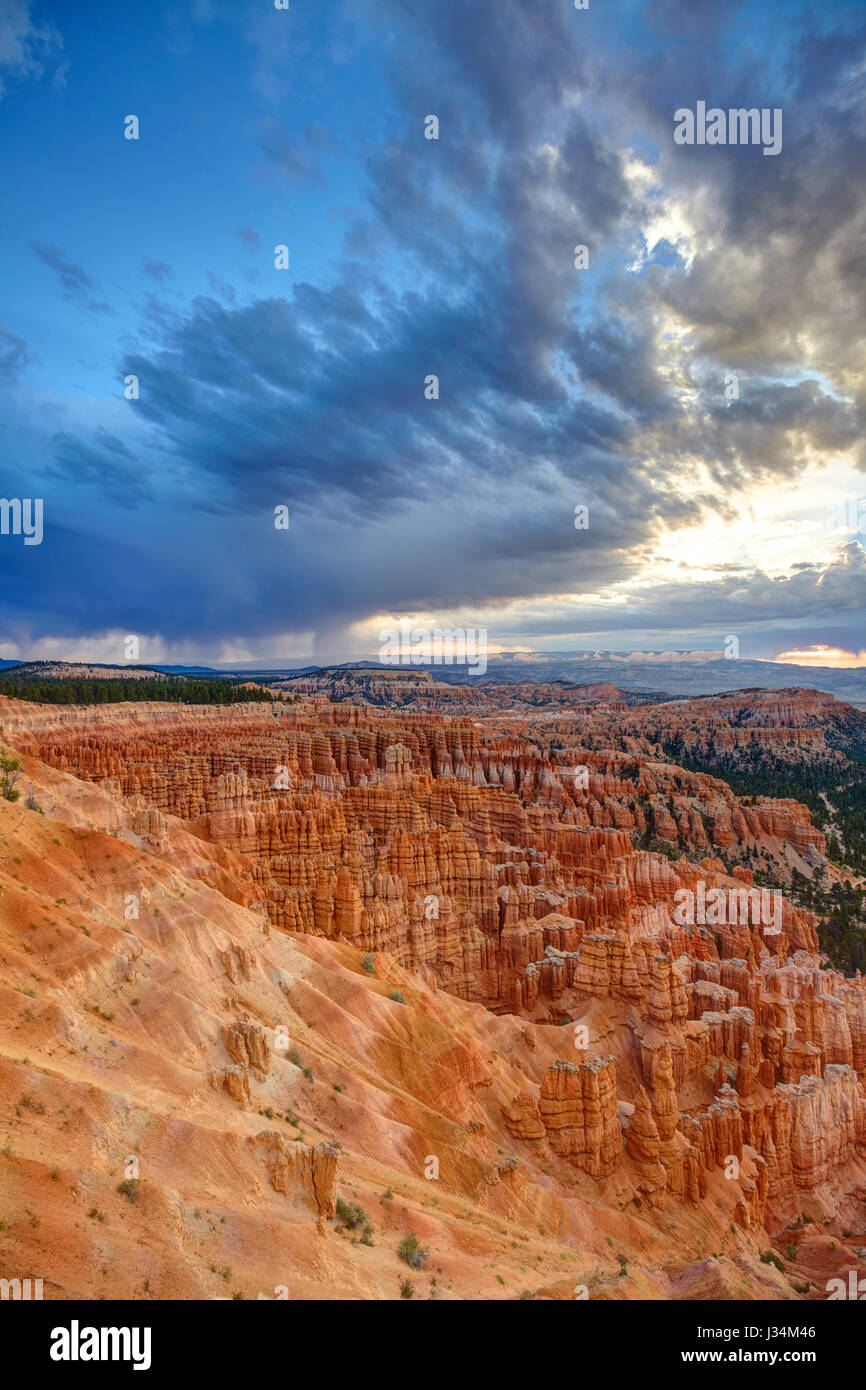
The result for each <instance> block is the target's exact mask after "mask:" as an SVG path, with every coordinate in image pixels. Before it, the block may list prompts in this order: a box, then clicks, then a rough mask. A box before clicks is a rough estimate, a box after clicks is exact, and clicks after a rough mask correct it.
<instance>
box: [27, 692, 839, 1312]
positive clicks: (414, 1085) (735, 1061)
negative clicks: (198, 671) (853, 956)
mask: <svg viewBox="0 0 866 1390" xmlns="http://www.w3.org/2000/svg"><path fill="white" fill-rule="evenodd" d="M449 689H450V690H451V693H450V694H447V695H446V694H443V692H442V691H441V690H437V689H433V690H432V691H431V690H430V689H429V688H428V687H427V686H424V688H423V689H422V688H421V687H420V686H419V690H418V692H416V693H415V694H413V693H412V691H411V689H410V691H409V696H408V699H407V692H406V687H405V686H404V687H403V688H401V689H399V690H397V691H396V693H394V692H389V691H388V690H378V688H377V689H376V690H374V691H373V692H372V694H371V691H370V689H369V688H367V689H365V690H364V691H363V692H362V694H363V698H361V697H359V696H358V695H355V696H354V697H352V698H350V699H347V698H345V694H346V692H345V691H344V690H343V691H340V692H339V698H337V693H335V692H334V691H333V690H330V691H329V690H328V689H325V688H321V683H319V685H318V686H317V685H316V684H315V683H310V682H308V683H307V685H306V686H305V687H304V688H301V689H299V690H296V691H295V693H294V694H288V692H286V699H285V702H284V701H283V700H282V699H280V700H278V701H276V702H274V703H264V702H262V703H258V702H254V703H250V704H246V705H243V706H233V705H229V706H218V707H212V706H189V705H180V704H172V703H148V702H142V703H131V704H110V705H99V706H83V707H77V706H66V705H39V704H33V703H29V702H25V701H18V700H14V699H7V698H4V697H0V748H2V749H3V750H5V751H6V752H7V753H9V754H10V755H14V756H17V758H18V759H19V761H20V763H21V774H20V778H19V781H18V783H17V788H18V789H19V790H20V791H21V792H22V795H21V796H20V798H19V799H18V800H16V801H5V800H0V1277H3V1278H8V1279H13V1278H25V1277H28V1276H30V1277H33V1278H36V1277H38V1278H42V1279H43V1281H44V1296H45V1297H46V1298H49V1299H103V1298H117V1299H136V1300H142V1299H159V1300H166V1299H214V1298H223V1299H228V1298H244V1299H256V1298H267V1299H273V1298H286V1297H287V1298H289V1299H292V1300H298V1299H302V1300H335V1299H352V1300H368V1299H375V1300H382V1299H400V1298H404V1299H407V1298H415V1299H420V1300H428V1299H443V1300H515V1299H543V1300H574V1299H575V1298H577V1299H584V1298H589V1299H602V1300H675V1299H691V1300H705V1299H728V1300H814V1299H826V1298H827V1297H828V1282H829V1281H831V1280H833V1279H840V1278H841V1279H842V1280H844V1281H846V1282H847V1280H848V1277H849V1271H851V1270H854V1271H856V1274H857V1277H858V1278H860V1277H863V1276H864V1275H866V1091H864V1081H866V980H864V979H863V978H862V977H861V976H860V975H859V974H854V975H853V976H852V977H850V978H846V975H845V974H843V973H842V972H841V971H840V970H837V969H834V968H833V967H832V966H831V965H830V963H829V961H828V959H827V958H826V956H825V955H824V954H823V952H822V949H821V943H820V939H819V928H820V927H821V923H820V921H819V919H818V917H817V916H816V915H815V914H814V913H813V912H812V911H810V910H808V908H806V907H804V906H803V898H802V892H801V891H800V890H801V889H802V885H803V884H823V885H824V886H825V888H826V889H827V890H828V891H829V889H830V888H831V887H832V885H833V884H838V883H841V882H845V883H857V882H859V880H858V879H857V877H856V875H855V874H854V873H853V871H849V870H848V869H847V868H846V867H845V865H844V864H842V865H840V864H839V863H830V862H828V859H827V853H826V851H827V843H826V841H825V838H824V835H823V834H822V832H821V831H820V830H819V829H818V828H816V826H815V825H814V824H813V823H812V818H811V815H810V812H809V809H808V808H807V807H806V806H805V805H804V804H802V803H801V802H799V801H798V800H796V799H794V798H791V797H782V798H778V797H771V796H765V795H736V794H735V793H734V792H733V791H732V789H731V786H730V785H729V783H728V782H727V781H725V780H724V778H723V777H722V776H715V775H712V774H711V773H709V772H706V771H696V770H694V769H693V767H692V768H691V769H690V768H689V767H686V766H683V765H682V764H681V763H679V762H677V761H674V760H672V754H671V751H670V750H671V749H672V748H675V749H677V750H680V752H681V756H682V757H683V760H684V761H685V762H688V763H690V764H692V763H694V762H695V760H697V759H699V758H704V759H706V758H708V757H710V756H716V757H724V758H726V759H728V760H729V761H730V762H731V765H732V766H736V765H737V763H738V760H739V761H740V762H741V764H742V766H744V767H746V768H748V767H751V766H753V764H754V757H755V754H756V750H757V751H758V752H759V753H760V754H761V755H762V756H764V755H767V756H771V757H772V760H773V766H774V768H779V767H785V766H791V767H793V768H795V769H797V770H798V771H799V772H802V771H803V769H806V770H809V769H811V770H812V771H813V772H814V771H815V769H817V770H818V771H819V772H820V769H821V768H824V767H826V768H828V769H835V770H836V772H840V770H841V771H843V772H844V771H845V769H846V768H847V766H848V764H849V762H850V753H849V752H846V751H845V750H846V748H849V749H850V748H854V747H856V746H859V740H861V739H862V737H863V724H864V722H866V716H864V715H862V714H860V713H859V712H858V711H856V710H853V709H852V708H851V707H850V706H847V705H843V704H841V703H839V702H837V701H835V700H834V699H833V698H832V697H831V696H828V695H824V694H821V693H819V692H815V691H808V690H800V691H797V690H785V691H780V692H773V691H764V690H761V691H747V692H738V693H736V694H734V695H727V696H717V697H714V698H712V699H710V700H699V699H695V700H681V701H671V702H667V703H656V704H646V705H644V704H640V705H630V704H629V702H628V700H627V699H626V698H625V697H623V696H622V695H621V693H620V692H619V691H617V690H616V689H614V688H613V687H608V686H606V685H599V686H596V687H587V688H586V693H585V695H584V697H583V698H581V699H579V700H578V699H575V698H574V697H573V694H572V693H570V692H565V693H563V691H562V689H558V688H557V687H556V684H555V683H553V685H551V686H548V687H541V686H539V687H534V688H530V687H529V686H521V687H520V688H519V689H515V688H514V687H511V688H509V689H503V690H501V691H497V690H496V689H495V688H493V687H490V688H489V689H486V690H485V691H484V692H482V693H481V694H480V695H479V693H478V692H477V691H473V690H472V689H464V688H449ZM416 696H417V698H416ZM332 697H333V698H332ZM368 701H369V702H368ZM407 704H408V705H409V706H410V707H409V708H407V707H406V706H407ZM851 767H852V768H854V764H853V763H851ZM761 888H763V889H764V890H765V894H766V895H767V896H766V897H765V899H764V904H765V905H766V903H767V902H768V901H769V899H770V896H771V894H772V893H778V894H780V895H781V896H780V897H779V898H778V899H775V898H774V899H773V903H774V905H778V914H777V915H776V916H774V917H773V921H772V923H771V922H770V920H769V918H767V917H766V916H764V917H762V918H761V919H760V920H756V918H755V916H754V915H753V917H752V918H751V919H749V918H745V919H744V909H743V907H742V904H743V903H745V902H748V903H749V904H751V905H752V906H754V905H755V904H757V903H758V902H759V901H760V900H761V894H760V890H761ZM750 889H751V890H753V891H752V892H751V893H750V891H749V890H750ZM711 895H712V896H711ZM684 903H685V904H686V919H685V920H684V917H683V904H684ZM689 904H692V905H693V906H694V905H696V904H700V906H699V907H697V908H695V910H694V911H691V909H689V907H688V905H689ZM707 904H715V906H714V907H713V906H708V905H707ZM734 904H740V908H739V911H740V916H739V917H738V916H737V909H736V907H734V909H733V911H732V910H731V909H732V906H733V905H734ZM689 912H691V915H689ZM731 917H733V918H734V919H735V920H731Z"/></svg>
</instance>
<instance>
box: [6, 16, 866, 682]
mask: <svg viewBox="0 0 866 1390" xmlns="http://www.w3.org/2000/svg"><path fill="white" fill-rule="evenodd" d="M170 10H171V17H170V19H168V18H165V17H164V18H162V19H159V18H156V17H154V16H148V17H147V18H146V19H145V18H143V17H141V18H137V17H136V16H135V15H133V16H132V17H130V16H129V15H127V14H124V15H123V16H121V15H119V14H117V13H115V12H114V9H113V8H112V7H109V6H106V7H105V9H104V16H103V18H104V23H101V24H100V26H99V27H98V29H97V27H95V26H94V25H93V24H92V22H87V19H86V17H85V16H84V15H78V16H76V15H74V14H73V15H69V14H68V13H67V8H66V7H63V6H60V5H54V4H44V5H41V6H40V5H37V4H33V5H31V6H29V7H28V6H27V5H25V4H20V5H18V6H17V8H16V7H15V6H12V9H11V11H10V14H12V20H11V21H10V22H9V23H8V24H7V30H4V29H3V28H2V23H0V90H2V93H3V96H2V101H0V121H2V122H3V123H4V124H5V125H6V126H7V131H6V138H5V139H4V141H3V154H2V156H0V158H2V161H3V175H4V180H3V181H4V188H7V189H9V190H10V193H9V204H10V206H9V209H8V214H9V215H8V216H7V217H6V218H5V219H4V231H3V237H4V243H3V250H4V264H5V265H6V267H7V270H8V271H9V272H10V274H9V293H8V295H7V298H6V302H5V304H4V306H3V309H2V312H0V320H2V322H0V391H2V393H3V399H2V408H3V418H4V419H5V421H6V427H5V429H4V431H3V434H2V436H0V448H2V455H0V458H2V466H0V483H2V491H3V495H4V496H6V497H16V496H17V497H21V496H36V495H39V496H41V497H42V498H44V506H45V536H44V541H43V543H42V545H41V546H39V547H29V548H25V547H24V546H23V544H22V542H21V539H20V538H19V537H14V536H4V537H2V538H0V594H2V598H0V605H2V607H0V618H2V632H0V655H13V654H17V653H19V652H20V653H21V654H24V653H27V652H30V651H36V650H39V651H41V652H46V651H48V650H51V651H56V653H57V654H58V655H63V654H64V653H65V651H69V652H72V651H73V650H74V651H76V652H79V653H82V652H84V653H86V652H88V651H90V652H92V653H93V654H94V655H100V656H111V655H112V654H113V655H115V656H119V655H120V654H121V653H120V651H119V650H115V647H116V646H117V643H118V640H119V638H118V634H122V633H126V632H137V633H140V634H142V635H143V636H145V637H146V638H148V639H150V642H151V646H150V648H147V647H145V648H144V649H143V655H144V656H145V658H148V657H149V658H150V659H159V658H163V659H165V658H171V656H172V655H175V656H177V657H178V659H187V660H194V659H202V660H220V659H226V660H230V659H241V658H243V657H244V656H249V657H250V658H256V657H266V656H273V657H275V658H279V657H283V656H285V657H286V658H295V657H303V656H304V655H305V654H315V655H317V656H320V657H322V656H325V657H346V656H351V655H360V654H363V653H365V652H366V653H370V654H374V653H375V648H376V639H375V633H376V631H377V630H378V628H379V627H380V626H382V625H383V624H384V623H385V620H387V619H391V618H394V617H401V616H405V615H408V616H413V617H417V618H419V619H420V618H421V617H422V616H423V617H424V618H425V619H430V618H433V619H436V620H439V619H441V620H442V621H443V622H446V623H450V622H451V621H454V620H456V619H457V618H458V617H459V619H460V620H461V621H464V622H466V623H467V624H472V623H476V624H477V623H484V624H486V625H487V626H488V629H489V631H490V637H491V641H492V642H494V643H499V644H500V645H505V646H507V645H509V644H512V645H517V644H529V645H533V644H534V645H539V646H558V647H581V646H583V645H587V646H591V647H599V646H613V647H623V646H627V645H632V642H633V641H634V640H637V641H639V642H640V644H641V645H645V646H650V645H660V646H661V645H663V646H666V647H670V646H671V645H682V646H692V645H697V646H710V647H718V646H720V645H721V642H722V639H723V637H724V635H725V634H727V633H736V634H738V635H739V637H740V640H741V642H742V644H743V649H744V650H745V651H748V652H749V654H751V655H766V656H773V655H775V654H776V653H777V652H779V651H781V650H782V649H783V648H784V649H788V650H795V649H796V650H808V649H809V648H810V647H811V646H813V645H818V644H826V643H831V644H832V645H834V646H838V647H840V648H841V649H842V650H850V651H854V652H857V651H860V650H862V648H863V645H864V635H863V618H862V614H863V610H864V602H866V568H864V555H863V550H862V546H861V542H862V541H863V535H864V532H866V505H864V507H863V508H862V509H858V499H859V498H860V497H861V496H863V495H866V481H864V479H863V470H864V469H866V455H864V449H863V438H864V431H863V424H864V415H866V384H864V343H863V334H864V329H863V325H864V323H866V304H864V299H866V258H864V252H863V246H864V232H866V198H864V188H866V179H864V172H866V170H864V163H866V138H864V137H866V118H864V106H863V95H862V90H863V89H862V72H863V64H864V56H866V24H864V20H863V17H862V12H860V10H859V8H858V7H857V6H856V5H854V4H848V3H843V0H835V3H833V0H831V2H830V3H828V4H825V5H824V6H823V7H821V9H820V10H819V9H818V8H816V7H814V6H812V5H806V4H798V3H796V2H795V0H788V3H785V4H784V5H782V4H779V3H776V2H775V0H742V3H741V4H738V5H725V6H722V5H718V4H704V3H701V4H696V3H692V4H690V5H687V6H686V5H681V4H677V5H674V4H671V3H669V0H642V2H641V3H638V0H633V3H624V4H617V5H616V6H614V7H604V6H597V7H596V6H593V7H592V8H591V9H590V10H588V11H578V10H576V9H575V8H574V7H573V5H572V4H570V3H569V2H568V0H551V3H545V4H532V5H529V4H527V3H525V0H439V3H437V4H430V5H424V4H416V3H409V0H371V3H370V4H368V5H365V6H363V7H357V6H354V5H349V4H347V3H346V4H333V5H329V6H325V7H322V6H320V5H313V4H312V3H304V0H297V3H293V5H292V8H291V10H290V11H277V10H275V9H268V8H267V7H266V6H263V5H261V4H248V5H240V4H231V5H229V4H225V5H221V4H220V3H219V0H214V2H213V3H212V4H210V5H208V6H201V5H190V6H184V5H181V4H175V5H173V6H171V7H170ZM323 10H324V11H325V13H324V14H323V13H322V11H323ZM61 58H62V69H61ZM58 74H61V76H60V77H59V78H58ZM700 103H705V104H706V107H707V108H722V109H723V110H724V111H725V112H727V111H728V109H729V108H730V109H736V108H741V107H742V108H748V107H758V108H768V109H770V110H781V112H782V114H783V120H782V126H781V131H782V141H781V148H780V149H779V151H778V153H777V154H775V155H774V156H773V157H769V158H768V157H766V155H765V153H764V150H763V149H762V148H761V146H760V144H749V145H733V144H725V145H719V144H716V145H712V144H703V145H699V144H693V145H680V144H677V143H675V141H674V125H675V120H674V116H675V112H676V111H677V110H679V109H682V108H686V109H689V110H692V111H695V110H697V109H698V106H699V104H700ZM130 115H135V116H137V118H138V122H139V125H140V131H139V138H138V139H137V140H136V139H127V138H125V124H124V123H125V122H126V121H127V120H128V117H129V116H130ZM432 117H435V121H432V120H431V118H432ZM431 135H436V136H438V138H427V137H428V136H431ZM280 247H285V248H287V253H286V254H284V255H282V256H281V255H280V253H279V251H278V248H280ZM578 248H585V251H583V252H581V251H579V249H578ZM286 262H288V264H287V265H285V263H286ZM278 266H279V267H281V268H278ZM283 267H285V268H283ZM432 377H435V378H437V381H438V388H437V390H438V395H437V391H436V390H434V389H433V388H432V387H431V385H430V379H431V378H432ZM425 384H426V389H425ZM279 506H286V507H288V508H289V511H290V516H291V524H290V526H289V529H288V530H276V529H275V527H274V509H275V508H276V507H279ZM578 507H585V508H588V525H587V526H585V527H584V528H581V529H577V528H576V526H575V519H576V514H575V509H576V508H578ZM831 509H835V513H834V515H835V516H836V519H835V520H834V519H833V516H831V515H830V512H831ZM839 517H841V518H842V519H841V520H839ZM635 634H637V636H636V638H635ZM656 638H657V640H654V639H656ZM52 644H53V645H52ZM88 644H89V645H88Z"/></svg>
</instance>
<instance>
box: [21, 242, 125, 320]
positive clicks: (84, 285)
mask: <svg viewBox="0 0 866 1390" xmlns="http://www.w3.org/2000/svg"><path fill="white" fill-rule="evenodd" d="M30 249H31V250H32V251H34V252H35V253H36V255H37V256H38V257H39V259H40V261H42V262H43V264H45V265H47V266H48V267H49V268H50V269H51V270H53V271H54V273H55V275H56V276H57V279H58V281H59V282H60V287H61V289H62V291H63V294H64V295H65V297H66V298H67V299H72V300H75V301H76V302H77V303H79V304H81V306H82V308H85V309H87V310H89V312H90V313H92V314H111V313H113V312H114V311H113V309H112V308H111V305H110V304H109V303H108V302H107V301H106V300H96V299H93V298H92V297H91V296H92V294H93V293H94V292H95V291H96V289H97V285H96V281H95V280H93V279H91V277H90V276H89V275H88V274H87V272H86V271H85V270H84V269H83V267H82V266H80V265H78V263H77V262H76V261H73V260H72V259H71V258H70V257H69V256H67V254H66V252H65V251H63V250H62V249H61V247H59V246H46V245H44V244H43V243H42V242H39V241H31V243H30Z"/></svg>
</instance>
